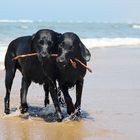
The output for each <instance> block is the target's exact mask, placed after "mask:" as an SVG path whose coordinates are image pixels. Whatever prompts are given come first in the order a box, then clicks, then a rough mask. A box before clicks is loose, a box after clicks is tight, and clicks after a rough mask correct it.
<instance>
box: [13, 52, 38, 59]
mask: <svg viewBox="0 0 140 140" xmlns="http://www.w3.org/2000/svg"><path fill="white" fill-rule="evenodd" d="M35 55H37V53H31V54H23V55H18V56H16V57H14V58H13V60H17V59H19V58H24V57H28V56H35Z"/></svg>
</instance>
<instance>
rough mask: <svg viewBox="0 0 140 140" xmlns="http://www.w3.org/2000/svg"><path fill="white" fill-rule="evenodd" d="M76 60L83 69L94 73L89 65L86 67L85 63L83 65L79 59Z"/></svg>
mask: <svg viewBox="0 0 140 140" xmlns="http://www.w3.org/2000/svg"><path fill="white" fill-rule="evenodd" d="M75 60H76V61H77V62H79V63H80V64H81V65H82V66H83V67H85V68H86V69H87V70H88V71H89V72H91V73H92V70H91V69H90V68H89V67H88V66H87V65H85V64H84V63H82V62H81V61H80V60H79V59H77V58H75Z"/></svg>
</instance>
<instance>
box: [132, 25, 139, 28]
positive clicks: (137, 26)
mask: <svg viewBox="0 0 140 140" xmlns="http://www.w3.org/2000/svg"><path fill="white" fill-rule="evenodd" d="M132 27H133V28H134V29H140V24H135V25H132Z"/></svg>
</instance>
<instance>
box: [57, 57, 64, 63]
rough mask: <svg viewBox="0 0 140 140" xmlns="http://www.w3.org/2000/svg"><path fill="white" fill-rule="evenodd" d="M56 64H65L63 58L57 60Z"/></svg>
mask: <svg viewBox="0 0 140 140" xmlns="http://www.w3.org/2000/svg"><path fill="white" fill-rule="evenodd" d="M57 62H58V63H63V62H65V59H64V58H63V57H60V58H57Z"/></svg>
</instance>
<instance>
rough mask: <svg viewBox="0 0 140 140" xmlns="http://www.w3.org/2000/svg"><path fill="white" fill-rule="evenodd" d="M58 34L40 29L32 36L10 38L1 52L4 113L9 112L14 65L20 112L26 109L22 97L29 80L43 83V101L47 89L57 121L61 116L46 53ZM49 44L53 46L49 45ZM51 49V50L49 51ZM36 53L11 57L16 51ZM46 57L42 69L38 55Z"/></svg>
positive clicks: (51, 67) (25, 93)
mask: <svg viewBox="0 0 140 140" xmlns="http://www.w3.org/2000/svg"><path fill="white" fill-rule="evenodd" d="M58 36H59V34H58V33H56V32H54V31H52V30H47V29H44V30H40V31H38V32H37V33H36V34H34V35H33V36H24V37H20V38H17V39H15V40H13V41H12V42H11V43H10V44H9V46H8V49H7V53H6V56H5V70H6V76H5V86H6V96H5V113H6V114H9V113H10V109H9V102H10V92H11V86H12V83H13V79H14V76H15V72H16V69H18V70H19V71H20V72H21V73H22V86H21V91H20V95H21V107H20V109H21V113H25V112H27V111H28V105H27V101H26V97H27V91H28V87H29V86H30V84H31V82H32V81H33V82H35V83H39V84H44V90H45V95H46V98H45V104H47V103H48V102H49V100H48V92H49V91H50V93H51V96H52V100H53V102H54V106H55V108H56V112H57V115H58V119H59V120H60V121H61V120H62V118H63V116H62V114H61V110H60V107H59V103H58V99H57V94H56V92H57V88H56V84H55V80H54V78H53V76H54V73H55V71H53V70H54V69H55V68H54V65H53V59H52V58H51V56H50V53H53V51H54V52H55V46H56V44H57V38H58ZM51 48H54V50H53V49H51ZM51 51H52V52H51ZM34 52H37V53H39V55H38V57H36V56H32V57H26V58H22V59H18V60H16V61H13V58H14V57H16V56H18V55H23V54H29V53H34ZM44 58H47V59H46V67H47V69H46V71H45V73H44V70H43V68H42V59H44Z"/></svg>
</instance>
